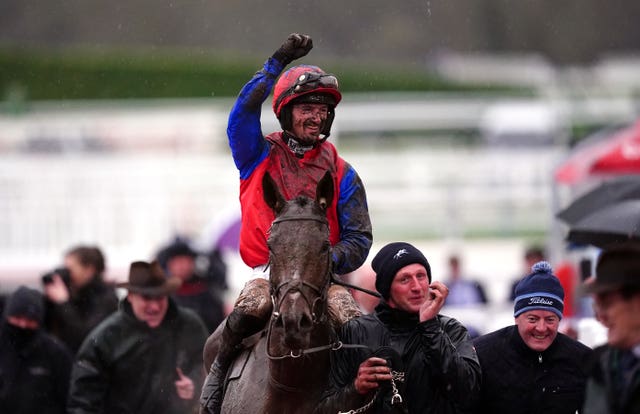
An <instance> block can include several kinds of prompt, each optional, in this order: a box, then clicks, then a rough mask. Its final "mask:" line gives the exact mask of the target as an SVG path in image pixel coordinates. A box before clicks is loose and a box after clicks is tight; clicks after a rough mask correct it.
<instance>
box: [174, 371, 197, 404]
mask: <svg viewBox="0 0 640 414" xmlns="http://www.w3.org/2000/svg"><path fill="white" fill-rule="evenodd" d="M176 372H177V373H178V380H177V381H176V382H174V384H175V385H176V391H177V392H178V397H180V398H181V399H183V400H190V399H192V398H193V391H194V389H193V381H191V378H189V377H187V376H186V375H184V373H183V372H182V370H181V369H180V368H176Z"/></svg>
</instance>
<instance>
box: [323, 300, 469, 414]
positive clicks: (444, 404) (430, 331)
mask: <svg viewBox="0 0 640 414" xmlns="http://www.w3.org/2000/svg"><path fill="white" fill-rule="evenodd" d="M340 339H341V340H342V341H343V342H344V343H345V344H361V345H365V346H366V347H367V348H366V349H362V348H356V349H341V350H338V351H335V352H333V353H332V366H331V378H330V387H329V389H328V390H327V392H326V393H325V395H324V396H323V398H322V399H321V402H320V404H319V406H318V408H317V410H316V413H333V414H335V413H336V412H338V411H348V410H355V409H358V408H360V407H362V406H363V405H365V404H367V403H368V402H369V401H370V400H371V399H372V397H373V393H370V395H365V396H362V395H360V394H358V393H357V392H356V390H355V387H354V380H355V378H356V375H357V372H358V367H359V366H360V363H361V362H362V361H364V360H365V359H367V358H368V357H370V356H372V355H373V354H375V353H377V351H378V350H379V349H381V348H383V347H390V348H392V349H393V350H395V351H396V352H397V353H398V354H399V355H400V357H401V360H402V362H401V363H398V365H402V366H401V367H395V366H392V370H402V371H404V373H405V375H404V383H399V382H398V383H397V384H398V390H399V391H400V395H401V396H402V399H403V405H402V407H401V408H398V406H397V405H394V406H393V407H392V406H390V400H391V396H392V389H391V388H390V387H389V386H388V385H387V386H385V387H381V391H380V393H379V394H378V396H377V397H376V401H375V403H374V406H373V407H372V408H371V409H370V410H369V411H366V412H367V413H383V412H384V413H387V412H408V413H410V414H414V413H415V414H418V413H420V414H429V413H434V414H435V413H437V414H447V413H461V412H468V410H469V409H470V407H471V406H472V405H473V403H474V401H475V396H476V395H477V393H478V392H479V389H480V376H481V373H480V364H479V362H478V357H477V355H476V352H475V350H474V348H473V345H472V342H471V339H470V338H469V335H468V333H467V329H466V328H465V327H464V326H463V325H462V324H461V323H460V322H458V321H456V320H455V319H453V318H449V317H447V316H442V315H438V316H437V317H436V318H434V319H432V320H429V321H425V322H420V321H419V319H418V315H417V314H409V313H406V312H403V311H399V310H396V309H392V308H390V307H389V306H388V305H387V304H386V303H384V302H382V303H381V304H380V305H378V306H377V307H376V309H375V313H373V314H371V315H366V316H362V317H359V318H355V319H352V320H350V321H349V322H347V323H346V324H345V325H344V326H343V327H342V329H341V331H340ZM392 365H393V361H392ZM390 410H391V411H390Z"/></svg>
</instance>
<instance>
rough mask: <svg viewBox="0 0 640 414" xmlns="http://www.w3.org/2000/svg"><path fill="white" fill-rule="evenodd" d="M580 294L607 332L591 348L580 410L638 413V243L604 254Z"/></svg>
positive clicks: (602, 413)
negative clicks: (591, 302)
mask: <svg viewBox="0 0 640 414" xmlns="http://www.w3.org/2000/svg"><path fill="white" fill-rule="evenodd" d="M585 290H586V291H587V292H588V293H590V294H592V296H593V298H594V308H595V312H596V316H597V318H598V320H599V321H600V322H601V323H602V324H603V325H604V326H605V327H606V328H607V344H606V345H604V346H602V347H599V348H596V350H595V354H596V358H595V361H594V366H593V371H592V373H591V375H590V377H589V380H588V383H587V397H586V401H585V405H584V410H583V412H584V413H585V414H596V413H597V414H609V413H611V414H627V413H628V414H631V413H640V243H638V242H635V243H633V242H629V243H627V244H621V245H617V246H615V247H611V248H609V249H606V250H604V251H603V252H602V253H601V254H600V257H599V258H598V263H597V265H596V277H595V279H594V280H591V281H590V283H588V284H587V285H586V287H585Z"/></svg>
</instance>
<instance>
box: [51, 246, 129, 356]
mask: <svg viewBox="0 0 640 414" xmlns="http://www.w3.org/2000/svg"><path fill="white" fill-rule="evenodd" d="M104 262H105V261H104V256H103V254H102V252H101V251H100V249H98V248H97V247H94V246H77V247H75V248H73V249H71V250H69V251H68V252H67V253H66V255H65V258H64V265H65V266H64V268H60V269H56V270H54V271H53V272H51V273H49V274H46V275H44V276H43V278H42V282H43V285H44V286H43V290H44V294H45V296H46V299H47V307H46V317H45V327H46V329H47V331H49V332H50V333H52V334H53V335H55V336H56V337H58V338H59V339H60V340H61V341H62V342H64V343H65V344H66V345H67V346H68V347H69V349H70V350H71V351H72V352H74V353H75V352H77V350H78V348H80V345H81V344H82V341H83V340H84V338H85V336H87V334H88V333H89V331H91V329H93V328H94V327H95V326H96V325H98V324H99V323H100V322H101V321H102V320H103V319H104V318H106V317H107V316H108V315H110V314H111V313H112V312H114V311H115V310H116V309H117V308H118V298H117V296H116V293H115V289H114V288H113V287H111V286H108V285H107V284H106V283H105V282H104V281H103V279H102V274H103V272H104V270H105V264H104Z"/></svg>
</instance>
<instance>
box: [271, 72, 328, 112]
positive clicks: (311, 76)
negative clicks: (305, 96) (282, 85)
mask: <svg viewBox="0 0 640 414" xmlns="http://www.w3.org/2000/svg"><path fill="white" fill-rule="evenodd" d="M318 88H327V89H336V90H337V89H338V78H336V77H335V76H333V75H330V74H326V73H319V72H306V73H303V74H302V75H300V76H298V79H296V81H295V83H294V84H293V85H292V86H291V87H290V88H289V89H287V90H286V91H285V92H284V93H283V94H281V95H280V96H279V97H278V100H277V101H276V107H278V106H279V105H280V102H282V101H283V100H284V98H286V97H288V96H292V95H298V94H302V93H305V92H310V91H314V90H316V89H318Z"/></svg>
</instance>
